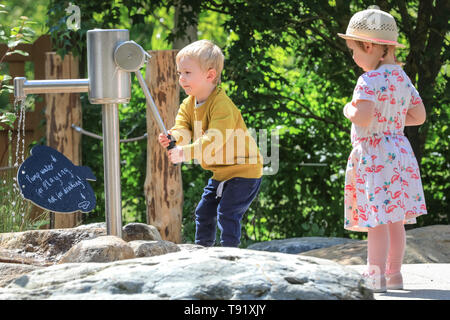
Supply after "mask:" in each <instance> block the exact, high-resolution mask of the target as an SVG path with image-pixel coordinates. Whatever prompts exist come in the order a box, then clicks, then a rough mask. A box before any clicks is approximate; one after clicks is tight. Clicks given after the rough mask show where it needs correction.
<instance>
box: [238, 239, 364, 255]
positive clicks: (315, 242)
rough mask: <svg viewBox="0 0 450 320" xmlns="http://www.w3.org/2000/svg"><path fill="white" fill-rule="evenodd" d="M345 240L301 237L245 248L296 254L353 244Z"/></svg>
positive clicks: (260, 243)
mask: <svg viewBox="0 0 450 320" xmlns="http://www.w3.org/2000/svg"><path fill="white" fill-rule="evenodd" d="M355 241H357V240H353V239H347V238H332V237H330V238H325V237H303V238H289V239H283V240H272V241H265V242H258V243H254V244H252V245H250V246H248V247H247V249H252V250H262V251H270V252H282V253H290V254H297V253H301V252H305V251H310V250H314V249H320V248H327V247H331V246H334V245H338V244H344V243H349V242H355Z"/></svg>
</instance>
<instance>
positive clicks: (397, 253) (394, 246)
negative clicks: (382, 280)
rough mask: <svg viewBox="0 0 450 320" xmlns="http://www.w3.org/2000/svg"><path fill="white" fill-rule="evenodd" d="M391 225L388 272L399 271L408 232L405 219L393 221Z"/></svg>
mask: <svg viewBox="0 0 450 320" xmlns="http://www.w3.org/2000/svg"><path fill="white" fill-rule="evenodd" d="M388 226H389V239H390V240H389V252H388V258H387V272H386V273H388V274H392V273H398V272H400V269H401V267H402V262H403V256H404V255H405V247H406V234H405V227H404V225H403V221H399V222H396V223H391V224H389V225H388Z"/></svg>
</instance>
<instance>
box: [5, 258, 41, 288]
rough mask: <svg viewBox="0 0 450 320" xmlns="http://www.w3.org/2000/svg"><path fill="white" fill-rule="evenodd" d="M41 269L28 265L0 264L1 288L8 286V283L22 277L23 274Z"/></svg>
mask: <svg viewBox="0 0 450 320" xmlns="http://www.w3.org/2000/svg"><path fill="white" fill-rule="evenodd" d="M41 268H42V267H37V266H32V265H28V264H18V263H2V262H0V275H1V276H0V287H4V286H6V285H7V284H8V283H10V282H12V281H13V280H14V279H16V278H18V277H20V276H21V275H23V274H26V273H29V272H31V271H33V270H37V269H41Z"/></svg>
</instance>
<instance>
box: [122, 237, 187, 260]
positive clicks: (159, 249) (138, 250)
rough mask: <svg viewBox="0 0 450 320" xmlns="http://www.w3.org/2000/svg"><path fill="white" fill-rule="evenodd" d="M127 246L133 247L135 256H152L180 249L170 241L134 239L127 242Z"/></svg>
mask: <svg viewBox="0 0 450 320" xmlns="http://www.w3.org/2000/svg"><path fill="white" fill-rule="evenodd" d="M128 244H129V246H130V247H131V248H132V249H133V251H134V255H135V256H136V257H153V256H158V255H162V254H166V253H170V252H177V251H180V248H178V246H177V245H176V244H175V243H173V242H170V241H165V240H159V241H146V240H135V241H130V242H128Z"/></svg>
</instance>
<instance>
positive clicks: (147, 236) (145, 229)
mask: <svg viewBox="0 0 450 320" xmlns="http://www.w3.org/2000/svg"><path fill="white" fill-rule="evenodd" d="M122 238H123V240H125V241H127V242H129V241H134V240H155V241H158V240H162V238H161V235H160V234H159V232H158V229H157V228H156V227H155V226H152V225H149V224H145V223H137V222H133V223H129V224H127V225H126V226H124V227H123V229H122Z"/></svg>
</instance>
